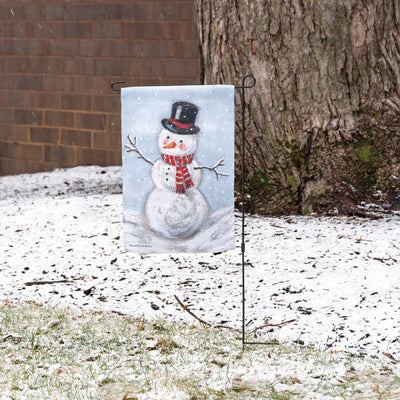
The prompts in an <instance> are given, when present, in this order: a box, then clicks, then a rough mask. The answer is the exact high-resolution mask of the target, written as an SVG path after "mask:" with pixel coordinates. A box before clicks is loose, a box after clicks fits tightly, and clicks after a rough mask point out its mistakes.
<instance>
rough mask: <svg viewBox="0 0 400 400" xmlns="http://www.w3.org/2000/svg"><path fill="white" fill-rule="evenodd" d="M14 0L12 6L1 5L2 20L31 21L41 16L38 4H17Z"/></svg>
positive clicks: (0, 15) (0, 14) (0, 16)
mask: <svg viewBox="0 0 400 400" xmlns="http://www.w3.org/2000/svg"><path fill="white" fill-rule="evenodd" d="M15 3H17V4H18V2H14V4H13V5H12V6H2V7H0V20H9V21H30V20H35V19H38V18H40V7H37V5H34V4H31V5H23V6H16V5H15Z"/></svg>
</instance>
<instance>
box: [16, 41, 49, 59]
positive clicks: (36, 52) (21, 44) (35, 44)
mask: <svg viewBox="0 0 400 400" xmlns="http://www.w3.org/2000/svg"><path fill="white" fill-rule="evenodd" d="M15 54H17V55H26V56H42V55H44V54H45V49H44V42H43V40H41V39H17V40H16V41H15Z"/></svg>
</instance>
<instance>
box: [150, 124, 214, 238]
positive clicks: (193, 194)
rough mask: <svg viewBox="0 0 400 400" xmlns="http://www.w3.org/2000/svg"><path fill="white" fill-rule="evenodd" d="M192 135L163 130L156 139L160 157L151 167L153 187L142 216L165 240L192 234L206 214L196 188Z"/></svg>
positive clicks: (198, 174)
mask: <svg viewBox="0 0 400 400" xmlns="http://www.w3.org/2000/svg"><path fill="white" fill-rule="evenodd" d="M196 144H197V137H196V134H185V135H183V134H177V133H173V132H171V131H169V130H168V129H163V130H162V131H161V132H160V135H159V138H158V147H159V151H160V154H161V156H162V157H161V158H160V159H158V160H157V161H156V162H155V163H154V165H153V166H152V169H151V178H152V181H153V183H154V186H155V188H154V189H153V190H152V192H151V193H150V194H149V196H148V197H147V199H146V204H145V216H146V221H147V224H148V225H149V227H150V228H151V229H152V231H153V232H154V233H156V234H157V235H159V236H162V237H164V238H167V239H187V238H189V237H191V236H193V235H194V234H195V233H196V232H197V231H198V230H199V228H200V227H201V226H202V225H203V223H204V222H205V220H206V219H207V217H208V215H209V208H208V204H207V201H206V199H205V198H204V196H203V195H202V194H201V192H200V191H199V190H198V189H197V187H198V186H199V184H200V182H201V169H200V168H199V164H198V162H197V161H196V159H195V158H194V153H195V150H196Z"/></svg>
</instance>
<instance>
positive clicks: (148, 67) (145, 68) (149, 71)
mask: <svg viewBox="0 0 400 400" xmlns="http://www.w3.org/2000/svg"><path fill="white" fill-rule="evenodd" d="M160 74H161V61H160V60H158V59H150V60H146V59H136V60H132V61H131V62H129V64H128V75H140V76H152V77H156V76H159V75H160Z"/></svg>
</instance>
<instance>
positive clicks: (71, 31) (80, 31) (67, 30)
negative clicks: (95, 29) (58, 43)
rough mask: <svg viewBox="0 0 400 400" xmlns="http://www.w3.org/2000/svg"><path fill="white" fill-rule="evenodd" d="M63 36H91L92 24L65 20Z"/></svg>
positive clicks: (79, 37)
mask: <svg viewBox="0 0 400 400" xmlns="http://www.w3.org/2000/svg"><path fill="white" fill-rule="evenodd" d="M62 36H63V38H65V39H71V38H78V39H84V38H90V37H91V36H92V24H91V23H89V22H65V23H64V24H63V25H62Z"/></svg>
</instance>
